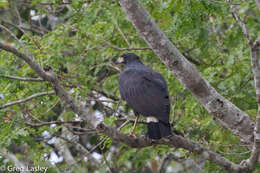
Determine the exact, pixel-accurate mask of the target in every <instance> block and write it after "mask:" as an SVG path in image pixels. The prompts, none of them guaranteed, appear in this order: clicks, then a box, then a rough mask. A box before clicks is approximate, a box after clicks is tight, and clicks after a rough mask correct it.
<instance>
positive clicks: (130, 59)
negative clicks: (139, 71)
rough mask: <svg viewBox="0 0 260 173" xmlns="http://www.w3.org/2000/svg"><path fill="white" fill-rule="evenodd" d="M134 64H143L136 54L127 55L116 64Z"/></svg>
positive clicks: (122, 56)
mask: <svg viewBox="0 0 260 173" xmlns="http://www.w3.org/2000/svg"><path fill="white" fill-rule="evenodd" d="M132 62H141V61H140V59H139V56H137V55H136V54H134V53H125V54H123V55H121V56H120V57H119V58H118V59H117V60H116V64H130V63H132Z"/></svg>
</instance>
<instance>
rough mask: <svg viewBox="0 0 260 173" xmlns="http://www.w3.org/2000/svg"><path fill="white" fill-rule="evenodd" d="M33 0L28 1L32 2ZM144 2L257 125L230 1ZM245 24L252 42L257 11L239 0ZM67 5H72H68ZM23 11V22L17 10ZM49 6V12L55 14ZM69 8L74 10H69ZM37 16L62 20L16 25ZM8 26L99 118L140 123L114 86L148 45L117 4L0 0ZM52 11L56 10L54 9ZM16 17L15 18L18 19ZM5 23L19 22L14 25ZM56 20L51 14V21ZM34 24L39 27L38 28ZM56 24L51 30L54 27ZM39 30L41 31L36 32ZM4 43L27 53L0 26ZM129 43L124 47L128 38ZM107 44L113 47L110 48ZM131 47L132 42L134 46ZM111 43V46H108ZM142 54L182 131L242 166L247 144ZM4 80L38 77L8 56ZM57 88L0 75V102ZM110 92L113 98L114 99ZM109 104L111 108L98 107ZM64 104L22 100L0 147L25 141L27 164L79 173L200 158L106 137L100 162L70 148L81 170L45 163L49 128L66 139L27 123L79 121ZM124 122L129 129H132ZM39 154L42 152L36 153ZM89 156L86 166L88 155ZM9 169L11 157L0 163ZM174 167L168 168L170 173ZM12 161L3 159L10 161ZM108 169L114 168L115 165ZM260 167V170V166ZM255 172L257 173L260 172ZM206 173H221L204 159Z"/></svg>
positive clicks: (4, 114)
mask: <svg viewBox="0 0 260 173" xmlns="http://www.w3.org/2000/svg"><path fill="white" fill-rule="evenodd" d="M27 2H28V1H27ZM142 3H143V4H144V6H145V7H146V9H147V10H148V11H149V12H150V14H151V16H152V17H153V18H154V20H155V21H156V22H157V23H158V25H159V27H160V28H161V29H162V30H163V31H164V32H165V33H166V35H167V36H168V38H169V39H170V40H171V41H172V42H173V43H174V44H175V45H176V47H177V48H178V49H179V50H180V51H181V52H182V53H183V54H184V55H185V56H186V57H187V58H191V59H193V60H194V61H196V62H197V65H196V67H197V68H198V70H199V71H200V72H201V74H202V75H203V77H205V78H206V79H207V80H208V81H209V82H210V83H211V84H212V85H213V86H214V87H215V88H216V89H217V91H218V92H219V93H220V94H221V95H223V96H224V97H225V98H227V99H228V100H230V101H231V102H232V103H234V104H235V105H236V106H238V107H239V108H240V109H242V110H243V111H245V112H247V113H248V114H250V116H251V117H252V118H253V119H254V118H255V116H256V112H257V104H256V101H255V100H256V99H255V90H254V84H253V80H252V76H253V75H252V72H251V64H250V52H249V48H248V46H247V41H246V40H245V38H244V36H243V34H242V31H241V29H240V27H239V26H238V25H237V24H235V21H234V19H233V16H232V14H231V12H230V9H229V6H228V4H227V3H225V1H210V0H195V1H190V0H189V1H182V0H143V1H142ZM234 3H239V5H237V6H236V7H237V8H238V9H239V14H240V16H241V18H242V19H243V21H245V22H246V24H247V25H248V27H249V28H250V34H251V35H252V37H253V38H255V37H257V34H259V31H260V22H259V20H260V18H259V14H260V11H259V10H258V9H257V7H256V5H255V3H254V2H253V1H235V2H234ZM66 5H67V6H66ZM14 6H15V7H16V8H17V9H19V10H18V11H19V12H20V17H21V19H20V20H21V21H19V19H18V17H17V13H16V12H14V11H13V10H11V9H12V7H14ZM47 6H50V7H52V8H51V11H50V9H49V8H46V7H47ZM68 6H69V7H68ZM31 10H34V11H35V13H36V14H37V15H39V16H40V15H47V16H49V17H55V19H56V20H57V21H56V22H55V24H53V25H51V26H47V25H46V26H42V27H43V28H44V27H46V28H44V29H42V28H41V27H40V26H38V27H37V30H38V29H39V32H38V31H37V32H35V31H34V30H30V29H22V31H21V30H18V29H17V27H14V26H15V25H16V26H19V25H20V24H19V22H22V23H23V24H24V26H25V27H26V28H28V27H30V26H29V23H30V22H32V21H30V20H31V17H32V16H31V17H28V13H30V11H31ZM0 12H1V16H2V14H3V16H8V17H6V18H4V17H1V18H0V20H1V21H2V20H3V22H2V23H3V24H4V25H5V26H7V27H8V28H9V29H10V30H11V31H12V32H13V33H15V34H16V36H17V37H19V39H20V41H21V42H22V43H23V44H24V45H25V46H26V48H27V49H28V50H29V51H30V52H31V54H32V55H33V56H34V57H35V58H36V61H37V62H38V63H39V64H40V65H41V66H43V67H47V66H50V67H51V68H52V70H53V71H54V72H55V73H57V74H58V75H59V78H60V80H61V81H62V83H63V85H64V86H66V88H67V90H68V91H70V92H71V95H72V96H73V97H74V98H75V100H77V101H78V102H83V101H84V102H86V104H87V105H88V106H90V107H91V109H92V112H94V113H100V114H102V115H104V116H105V123H106V124H108V125H111V126H115V125H117V126H118V125H120V122H121V123H122V121H121V120H120V121H119V119H122V118H126V117H125V115H131V116H129V117H127V118H130V119H133V118H134V117H133V113H132V111H131V109H129V107H128V106H127V105H126V104H125V103H124V102H121V101H120V100H119V98H120V96H119V91H118V86H117V77H118V74H119V72H118V68H117V67H115V64H114V63H113V61H114V60H115V58H116V57H117V56H119V55H120V54H122V53H124V52H126V51H125V50H123V51H122V50H121V49H120V48H128V47H131V48H142V47H148V46H147V45H146V43H145V42H144V40H142V38H141V37H140V35H139V34H138V32H137V31H136V30H135V29H134V27H133V26H132V24H131V23H130V22H129V21H128V20H127V17H126V15H125V13H124V11H123V10H122V8H121V7H120V5H119V3H118V2H117V1H113V0H107V1H100V0H91V1H85V0H75V1H71V3H68V4H63V1H59V0H56V1H50V0H44V1H39V0H33V1H31V2H30V3H26V5H24V4H22V3H17V4H15V3H14V4H13V3H8V2H7V1H3V2H1V3H0ZM50 12H52V13H50ZM12 19H14V20H12ZM8 21H9V22H10V23H12V24H13V25H12V24H10V23H9V24H8ZM49 21H50V18H49ZM35 25H37V23H36V24H35ZM48 27H51V29H49V30H48V29H47V28H48ZM41 30H43V31H45V30H48V32H44V34H39V33H40V32H41ZM0 35H1V41H5V42H6V43H8V44H12V45H13V46H15V47H16V48H18V49H19V50H21V51H24V50H23V49H22V48H21V47H19V45H18V44H17V42H16V41H15V40H13V38H12V37H10V36H9V35H8V34H7V33H6V32H5V31H4V30H0ZM126 39H127V41H126ZM108 43H109V44H108ZM128 44H130V45H128ZM111 45H114V46H111ZM131 51H132V52H134V53H137V54H138V55H139V56H140V57H141V58H142V61H143V62H144V63H145V64H146V65H148V66H150V67H151V68H153V69H154V70H156V71H159V72H160V73H162V75H163V76H164V77H165V79H166V80H167V83H168V87H169V92H170V95H171V100H172V112H171V114H172V115H171V119H174V121H175V126H174V127H175V129H177V130H179V131H181V132H182V133H184V134H185V136H187V137H189V138H190V139H192V140H194V141H197V142H199V143H201V144H203V145H204V146H205V147H207V148H210V149H212V150H214V151H217V152H219V153H220V154H221V155H223V156H225V157H226V158H228V159H230V160H231V161H234V162H235V163H240V162H241V161H242V160H244V159H247V158H248V157H249V154H250V153H248V152H246V151H248V150H247V147H246V146H244V145H243V144H241V142H240V141H239V139H238V138H237V137H236V136H234V135H233V134H232V133H231V132H230V131H228V130H226V129H223V128H222V127H220V126H219V125H218V122H217V121H215V120H214V119H213V118H212V116H211V115H210V114H209V113H208V112H207V111H206V110H205V109H204V108H203V107H202V106H201V105H200V103H199V102H198V101H197V100H196V99H195V98H194V97H193V96H192V95H191V93H190V92H189V91H188V90H187V89H186V88H185V87H184V86H183V85H182V84H181V83H180V82H179V81H178V80H177V79H175V78H174V77H173V76H172V75H171V73H170V72H168V70H167V69H166V68H165V66H164V64H162V63H161V62H160V60H159V59H158V58H157V57H156V56H155V54H154V53H153V52H152V51H151V50H131ZM0 75H1V76H3V75H10V76H19V77H27V78H29V77H30V78H37V77H38V76H37V74H35V72H34V71H33V70H32V69H31V68H30V67H29V66H28V65H27V64H26V63H25V62H23V61H21V60H20V59H18V58H16V57H14V56H13V55H12V54H10V53H6V52H4V51H1V54H0ZM50 90H52V88H51V86H50V84H48V83H47V82H26V81H18V80H11V79H7V78H4V77H1V78H0V94H2V95H3V99H0V105H4V104H6V103H9V102H11V101H15V100H19V99H23V98H26V97H28V96H30V95H32V94H34V93H39V92H43V91H50ZM102 93H103V94H104V93H106V94H107V95H112V96H113V97H114V98H116V99H114V100H113V99H111V98H108V97H107V96H106V95H103V94H102ZM101 95H102V96H103V97H102V98H101V99H100V100H104V99H106V100H110V102H109V103H107V102H102V101H98V99H99V98H98V96H101ZM63 109H64V106H63V105H62V104H61V103H60V102H59V99H58V98H57V97H56V96H54V95H48V96H43V97H38V98H35V99H33V100H30V101H28V102H26V103H23V104H16V105H14V106H11V107H8V108H6V109H0V115H1V116H0V124H1V125H0V141H1V142H0V146H1V148H7V149H9V151H11V152H14V151H12V148H10V145H12V144H13V143H14V144H16V145H17V146H22V145H26V151H28V152H26V153H23V154H22V155H21V156H19V157H21V160H23V158H26V160H30V162H32V163H34V165H48V166H50V167H52V168H51V169H49V170H48V172H57V170H58V169H59V170H61V171H64V170H65V169H72V170H73V172H86V170H88V171H89V172H90V171H91V170H95V172H107V171H108V170H109V169H122V172H134V171H137V172H139V171H140V172H141V171H144V170H145V169H147V167H149V166H151V167H152V168H155V167H157V168H158V165H159V164H160V163H161V162H162V160H163V158H164V156H165V155H166V154H168V153H172V154H174V155H177V156H180V157H181V158H182V159H183V160H186V159H197V156H194V155H192V154H191V153H188V152H185V151H183V150H182V149H172V148H169V147H165V146H155V147H148V148H142V149H133V148H129V147H127V146H125V145H123V144H118V143H114V142H112V141H111V140H109V139H106V140H105V142H104V144H103V145H102V146H103V147H101V146H100V147H98V149H97V150H96V151H95V152H96V153H99V154H101V155H102V156H103V157H102V159H100V160H99V161H98V162H100V165H95V163H94V162H93V163H92V161H91V159H90V158H89V157H88V156H87V155H86V156H84V155H82V154H80V152H79V151H75V149H74V150H73V145H72V144H70V143H68V146H69V147H70V149H71V152H72V153H73V151H74V152H75V153H73V154H72V155H73V157H74V159H75V160H76V161H77V164H75V165H73V166H72V167H70V166H69V165H68V163H66V162H65V161H64V160H63V161H62V162H60V163H56V164H55V166H51V165H50V162H49V161H48V159H44V158H46V156H45V155H46V154H47V155H48V156H47V158H48V157H49V156H50V153H51V152H52V151H54V150H55V149H53V148H54V147H53V146H52V145H50V144H48V140H49V139H51V138H48V139H44V137H42V134H43V132H45V131H47V132H48V133H49V134H50V135H51V136H52V137H54V136H59V135H60V134H61V131H62V126H56V127H53V126H43V127H39V128H35V129H34V128H31V127H29V126H28V125H26V122H27V121H30V120H37V119H38V120H42V121H51V120H54V121H55V120H61V119H65V120H74V119H76V118H78V117H77V115H75V114H74V113H72V112H69V111H68V112H64V111H63ZM130 129H131V125H127V126H125V127H124V128H123V129H122V132H125V133H128V132H130ZM145 130H146V129H145V126H144V125H138V127H137V134H138V135H142V134H144V133H145ZM79 138H80V140H79V141H77V142H78V143H81V144H82V145H83V146H85V147H86V148H87V149H88V150H91V148H92V147H94V146H95V145H97V144H98V143H99V142H100V141H101V140H102V137H100V136H99V135H97V134H94V135H93V134H85V135H83V137H79ZM36 153H37V154H36ZM84 157H86V158H87V160H88V161H87V162H86V161H84V160H85V159H82V158H84ZM0 163H3V164H4V158H0ZM176 163H177V162H176V161H173V162H171V164H170V166H169V167H172V168H173V169H174V168H175V166H176ZM5 164H6V163H5ZM109 167H110V168H109ZM257 171H259V170H257ZM257 171H256V172H257ZM202 172H223V170H222V169H221V168H219V167H218V166H216V165H215V164H213V163H209V162H206V163H205V164H204V166H203V171H202Z"/></svg>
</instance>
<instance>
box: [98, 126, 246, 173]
mask: <svg viewBox="0 0 260 173" xmlns="http://www.w3.org/2000/svg"><path fill="white" fill-rule="evenodd" d="M97 131H98V132H99V133H102V134H105V135H107V136H109V137H110V138H112V139H113V140H116V141H119V142H121V143H124V144H126V145H128V146H130V147H133V148H143V147H148V146H152V145H157V144H162V145H167V146H169V147H174V148H184V149H186V150H188V151H191V152H193V153H195V154H199V155H200V156H201V157H202V158H203V159H205V160H209V161H212V162H214V163H216V164H218V165H219V166H221V167H223V168H224V169H226V170H228V171H230V172H239V171H243V170H244V171H245V168H244V167H242V166H240V165H237V164H234V163H232V162H230V161H229V160H228V159H226V158H224V157H222V156H221V155H219V154H217V153H215V152H213V151H210V150H208V149H206V148H204V147H202V146H201V145H200V144H198V143H195V142H192V141H190V140H188V139H185V138H184V137H182V136H179V135H176V134H173V135H172V136H170V137H167V138H162V139H160V140H150V139H148V138H146V137H137V138H132V137H130V136H128V135H126V134H122V133H120V132H119V131H117V130H116V129H115V128H111V127H107V126H105V125H104V124H99V125H98V126H97Z"/></svg>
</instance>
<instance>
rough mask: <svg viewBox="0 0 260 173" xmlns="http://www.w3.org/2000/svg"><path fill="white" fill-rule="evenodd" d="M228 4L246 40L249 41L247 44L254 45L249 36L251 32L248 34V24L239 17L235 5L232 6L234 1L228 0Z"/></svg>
mask: <svg viewBox="0 0 260 173" xmlns="http://www.w3.org/2000/svg"><path fill="white" fill-rule="evenodd" d="M227 2H228V3H229V6H230V8H231V10H232V14H233V17H234V18H235V20H236V22H237V23H238V24H239V25H240V27H241V29H242V31H243V33H244V35H245V37H246V39H247V42H248V44H249V45H251V44H252V39H251V37H250V35H249V32H248V29H247V27H246V24H245V23H244V22H243V21H242V20H241V19H240V17H239V15H238V12H237V9H236V8H235V7H234V5H233V4H232V0H227Z"/></svg>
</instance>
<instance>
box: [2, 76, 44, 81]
mask: <svg viewBox="0 0 260 173" xmlns="http://www.w3.org/2000/svg"><path fill="white" fill-rule="evenodd" d="M0 77H3V78H7V79H14V80H20V81H27V82H42V81H44V80H43V79H41V78H23V77H17V76H8V75H0Z"/></svg>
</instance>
